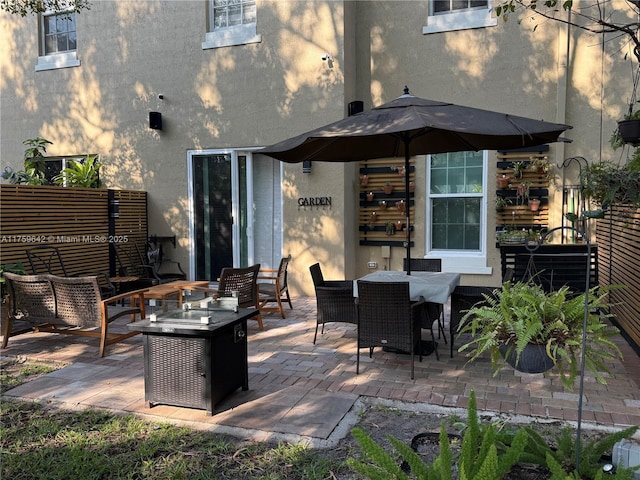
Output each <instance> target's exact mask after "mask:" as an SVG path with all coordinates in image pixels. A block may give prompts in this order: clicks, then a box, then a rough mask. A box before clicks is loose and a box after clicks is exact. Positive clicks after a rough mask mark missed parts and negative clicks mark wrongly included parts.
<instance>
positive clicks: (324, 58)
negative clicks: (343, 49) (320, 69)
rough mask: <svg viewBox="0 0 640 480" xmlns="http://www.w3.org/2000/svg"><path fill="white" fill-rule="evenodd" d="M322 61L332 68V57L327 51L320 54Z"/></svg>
mask: <svg viewBox="0 0 640 480" xmlns="http://www.w3.org/2000/svg"><path fill="white" fill-rule="evenodd" d="M322 61H323V62H327V65H328V66H329V68H333V57H332V56H331V54H330V53H329V52H327V53H324V54H323V55H322Z"/></svg>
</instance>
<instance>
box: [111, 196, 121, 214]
mask: <svg viewBox="0 0 640 480" xmlns="http://www.w3.org/2000/svg"><path fill="white" fill-rule="evenodd" d="M109 215H110V216H111V218H120V200H112V201H111V203H110V204H109Z"/></svg>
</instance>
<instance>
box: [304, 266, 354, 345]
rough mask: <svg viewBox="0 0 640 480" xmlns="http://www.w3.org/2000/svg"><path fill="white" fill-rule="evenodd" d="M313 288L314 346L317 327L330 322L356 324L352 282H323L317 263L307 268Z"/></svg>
mask: <svg viewBox="0 0 640 480" xmlns="http://www.w3.org/2000/svg"><path fill="white" fill-rule="evenodd" d="M309 271H310V272H311V278H312V279H313V286H314V287H315V291H316V305H317V310H318V314H317V320H316V333H315V334H314V336H313V343H314V345H315V343H316V338H317V337H318V326H319V325H322V330H321V333H324V324H325V323H330V322H345V323H351V324H357V323H358V319H357V315H356V304H355V299H354V297H353V281H352V280H325V279H324V276H323V275H322V269H321V268H320V264H319V263H315V264H313V265H311V266H310V267H309Z"/></svg>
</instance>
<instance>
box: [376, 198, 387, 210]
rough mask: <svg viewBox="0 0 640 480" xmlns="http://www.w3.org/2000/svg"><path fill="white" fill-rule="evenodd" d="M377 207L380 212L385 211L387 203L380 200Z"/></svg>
mask: <svg viewBox="0 0 640 480" xmlns="http://www.w3.org/2000/svg"><path fill="white" fill-rule="evenodd" d="M378 206H379V207H380V210H386V209H387V202H385V201H384V200H381V201H380V202H378Z"/></svg>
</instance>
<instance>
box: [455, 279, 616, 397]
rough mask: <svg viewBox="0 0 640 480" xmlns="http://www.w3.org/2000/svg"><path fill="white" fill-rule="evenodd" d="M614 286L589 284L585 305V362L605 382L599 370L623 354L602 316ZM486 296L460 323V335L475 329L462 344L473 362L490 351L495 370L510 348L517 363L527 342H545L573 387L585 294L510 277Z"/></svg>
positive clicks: (541, 343)
mask: <svg viewBox="0 0 640 480" xmlns="http://www.w3.org/2000/svg"><path fill="white" fill-rule="evenodd" d="M611 288H612V287H599V288H592V289H590V290H589V292H588V293H589V294H588V305H587V306H586V308H587V310H588V315H587V332H586V333H587V348H586V351H585V366H586V368H587V369H588V370H589V371H591V372H592V373H593V375H594V376H595V378H596V379H597V380H598V382H600V383H603V384H605V383H606V380H605V378H604V376H603V375H602V373H601V372H608V368H607V365H606V361H607V360H610V359H613V358H622V353H621V352H620V350H619V348H618V347H617V345H616V344H615V343H614V342H613V341H612V340H611V337H612V336H613V335H615V333H616V332H615V329H614V328H612V327H610V326H609V325H607V324H606V323H605V322H603V319H602V317H607V316H609V315H608V314H604V313H602V312H603V311H604V310H605V309H606V308H607V307H608V304H607V302H606V295H607V293H608V291H610V290H611ZM484 297H485V299H484V301H483V302H480V303H478V304H476V305H474V306H473V307H472V308H471V309H469V310H468V311H467V313H466V314H465V315H464V317H463V318H462V321H461V323H460V326H459V327H458V332H459V335H461V334H464V333H468V334H471V340H470V341H468V342H467V343H465V344H464V345H462V346H461V347H460V348H459V349H458V350H459V351H460V352H465V351H466V352H467V356H468V357H469V362H472V361H474V360H476V359H478V358H479V357H481V356H482V355H484V354H485V353H489V354H490V356H491V365H492V368H493V370H494V375H495V374H497V373H498V372H499V371H500V370H501V369H502V368H504V367H505V365H506V361H505V358H507V357H508V356H509V355H511V354H512V353H515V356H516V362H515V363H516V364H517V363H518V362H519V360H520V356H521V354H522V352H523V351H524V349H525V347H527V345H528V344H535V345H544V347H545V351H546V354H547V356H548V357H549V358H550V359H551V360H552V361H553V364H554V366H555V367H556V368H558V371H559V373H560V377H561V380H562V382H563V384H564V385H565V386H566V387H567V388H568V389H572V388H573V384H574V381H575V378H576V376H577V374H578V370H579V369H578V367H579V360H580V356H579V353H580V352H581V349H582V331H583V323H584V314H585V294H584V293H583V294H580V295H573V294H572V292H571V291H570V290H569V288H568V287H562V288H560V289H559V290H556V291H552V292H549V293H547V292H545V291H544V290H543V289H542V287H541V286H540V285H536V284H534V283H525V282H518V283H514V284H512V283H510V282H506V283H505V284H503V286H502V288H499V289H496V290H494V291H493V294H492V295H486V294H485V295H484ZM501 348H502V350H503V352H502V353H501ZM503 353H504V355H503Z"/></svg>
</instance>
